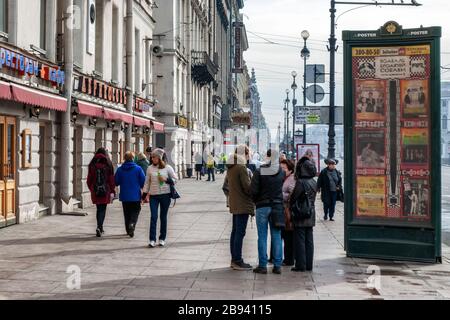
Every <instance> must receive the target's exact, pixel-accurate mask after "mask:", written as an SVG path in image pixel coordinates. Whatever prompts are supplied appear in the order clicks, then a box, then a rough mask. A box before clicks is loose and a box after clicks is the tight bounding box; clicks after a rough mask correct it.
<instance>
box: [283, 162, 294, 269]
mask: <svg viewBox="0 0 450 320" xmlns="http://www.w3.org/2000/svg"><path fill="white" fill-rule="evenodd" d="M281 168H282V169H283V171H284V173H285V179H284V183H283V204H284V213H285V219H286V227H285V228H284V229H283V230H282V232H281V238H282V239H283V241H284V261H283V265H284V266H287V267H292V266H293V265H294V225H293V223H292V217H291V212H290V208H289V199H290V197H291V194H292V192H293V191H294V188H295V175H294V172H295V164H294V163H293V162H292V161H291V160H283V161H281Z"/></svg>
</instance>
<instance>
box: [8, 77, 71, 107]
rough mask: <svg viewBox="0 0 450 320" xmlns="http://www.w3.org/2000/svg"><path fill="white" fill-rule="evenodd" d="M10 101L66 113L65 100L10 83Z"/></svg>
mask: <svg viewBox="0 0 450 320" xmlns="http://www.w3.org/2000/svg"><path fill="white" fill-rule="evenodd" d="M11 88H12V100H14V101H17V102H21V103H25V104H29V105H32V106H38V107H42V108H46V109H51V110H57V111H66V110H67V99H66V98H64V97H60V96H57V95H55V94H51V93H47V92H43V91H40V90H35V89H31V88H27V87H24V86H21V85H18V84H15V83H11Z"/></svg>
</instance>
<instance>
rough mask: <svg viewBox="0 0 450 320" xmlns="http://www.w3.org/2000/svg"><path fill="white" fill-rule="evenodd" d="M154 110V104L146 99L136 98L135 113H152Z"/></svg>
mask: <svg viewBox="0 0 450 320" xmlns="http://www.w3.org/2000/svg"><path fill="white" fill-rule="evenodd" d="M152 109H153V104H152V103H151V102H150V101H148V100H145V99H142V98H139V97H134V111H136V112H150V111H151V110H152Z"/></svg>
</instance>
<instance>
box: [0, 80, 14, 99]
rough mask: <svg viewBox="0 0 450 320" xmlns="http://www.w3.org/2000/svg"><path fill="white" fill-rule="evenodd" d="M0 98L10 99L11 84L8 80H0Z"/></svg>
mask: <svg viewBox="0 0 450 320" xmlns="http://www.w3.org/2000/svg"><path fill="white" fill-rule="evenodd" d="M0 99H3V100H12V95H11V86H10V84H9V83H8V82H3V81H0Z"/></svg>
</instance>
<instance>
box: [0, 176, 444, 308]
mask: <svg viewBox="0 0 450 320" xmlns="http://www.w3.org/2000/svg"><path fill="white" fill-rule="evenodd" d="M222 181H223V178H222V177H219V178H218V182H216V183H207V182H205V181H202V182H197V181H194V180H185V181H182V182H180V183H179V185H178V188H179V191H180V194H181V195H182V199H181V200H179V201H178V203H177V205H176V207H175V209H171V212H170V214H169V238H168V246H167V247H166V248H155V249H149V248H147V244H148V229H149V227H148V224H149V208H148V207H145V208H143V211H142V214H141V217H140V221H139V224H138V228H137V231H136V237H135V238H134V239H129V238H128V237H126V236H124V234H125V230H124V226H123V216H122V212H121V208H120V206H119V204H118V203H116V204H115V205H114V207H113V208H108V215H107V219H106V225H105V231H106V236H105V237H104V238H102V239H97V238H96V237H95V225H96V224H95V210H89V216H87V217H70V216H54V217H47V218H44V219H41V220H39V221H36V222H33V223H29V224H24V225H18V226H14V227H10V228H6V229H1V230H0V299H120V300H122V299H187V300H189V299H200V300H203V299H226V300H232V299H244V300H251V299H265V300H274V299H283V300H286V299H312V300H317V299H320V300H322V299H449V298H450V280H449V276H450V249H449V247H447V246H444V248H443V250H444V256H445V257H444V263H443V264H442V265H426V264H418V263H405V262H386V261H375V260H374V261H371V260H364V259H349V258H346V255H345V252H344V250H343V238H344V234H343V212H342V208H340V209H339V212H338V214H337V217H336V218H337V219H336V222H334V223H332V222H324V221H322V220H321V219H319V218H321V212H320V210H321V209H319V212H318V225H317V227H316V228H315V242H316V256H315V270H314V272H313V273H306V274H297V273H292V272H290V268H285V269H284V270H283V274H282V275H281V276H279V275H273V274H268V275H255V274H253V273H252V272H237V271H233V270H231V269H230V268H229V265H230V253H229V237H230V230H231V215H230V214H229V213H228V212H227V208H226V206H225V199H224V196H223V193H222V190H221V186H222ZM320 207H321V205H320V204H319V205H318V208H320ZM256 239H257V236H256V225H255V222H254V221H253V223H252V224H251V225H249V228H248V232H247V236H246V238H245V248H244V257H245V259H246V260H247V261H248V262H250V263H252V264H254V265H255V264H256V262H257V241H256ZM72 265H76V266H78V267H79V268H80V269H81V289H80V290H75V291H71V290H69V289H67V285H66V282H67V280H68V278H69V276H70V274H69V273H66V272H67V269H68V267H69V266H72ZM370 265H377V266H379V267H380V268H381V274H382V276H381V290H379V291H377V290H371V289H369V288H368V287H367V283H366V279H367V278H368V275H367V274H366V269H367V267H368V266H370Z"/></svg>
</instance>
